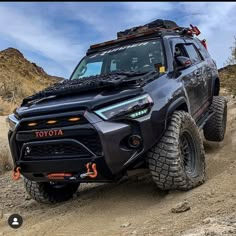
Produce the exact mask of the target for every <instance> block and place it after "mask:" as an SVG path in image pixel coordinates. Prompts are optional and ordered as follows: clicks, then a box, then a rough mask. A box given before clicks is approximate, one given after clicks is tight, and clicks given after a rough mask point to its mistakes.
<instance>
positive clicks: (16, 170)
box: [12, 167, 21, 180]
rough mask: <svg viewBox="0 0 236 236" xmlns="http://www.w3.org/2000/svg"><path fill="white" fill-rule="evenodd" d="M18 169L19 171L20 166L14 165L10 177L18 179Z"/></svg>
mask: <svg viewBox="0 0 236 236" xmlns="http://www.w3.org/2000/svg"><path fill="white" fill-rule="evenodd" d="M20 171H21V168H20V167H16V168H15V169H14V170H13V172H12V179H14V180H18V179H20Z"/></svg>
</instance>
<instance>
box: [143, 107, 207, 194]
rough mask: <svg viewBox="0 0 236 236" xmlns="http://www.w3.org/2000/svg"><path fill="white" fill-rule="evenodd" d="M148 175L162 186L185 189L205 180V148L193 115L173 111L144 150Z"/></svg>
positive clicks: (168, 188)
mask: <svg viewBox="0 0 236 236" xmlns="http://www.w3.org/2000/svg"><path fill="white" fill-rule="evenodd" d="M148 164H149V169H150V171H151V174H152V177H153V179H154V181H155V183H156V184H157V186H158V188H160V189H162V190H189V189H192V188H194V187H196V186H198V185H200V184H202V183H203V182H204V181H205V152H204V148H203V144H202V140H201V137H200V134H199V130H198V127H197V125H196V124H195V121H194V120H193V118H192V117H191V116H190V115H189V114H188V113H187V112H184V111H175V112H174V113H173V115H172V117H171V119H170V122H169V125H168V127H167V130H166V131H165V133H164V135H163V136H162V138H161V139H160V141H159V143H158V144H156V146H154V147H153V148H152V149H151V150H150V151H149V152H148Z"/></svg>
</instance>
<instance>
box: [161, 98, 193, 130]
mask: <svg viewBox="0 0 236 236" xmlns="http://www.w3.org/2000/svg"><path fill="white" fill-rule="evenodd" d="M181 105H185V106H186V107H187V112H189V111H190V109H189V105H188V102H187V100H186V98H184V97H179V98H177V99H176V100H175V101H173V102H172V103H171V104H170V105H169V107H168V108H167V111H166V119H165V129H166V127H167V124H168V120H169V118H170V117H171V115H172V114H173V112H174V111H176V109H177V108H178V107H180V106H181Z"/></svg>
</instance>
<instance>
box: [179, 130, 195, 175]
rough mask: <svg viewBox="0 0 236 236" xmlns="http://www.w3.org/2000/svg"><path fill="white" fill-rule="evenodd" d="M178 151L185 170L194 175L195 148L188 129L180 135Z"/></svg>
mask: <svg viewBox="0 0 236 236" xmlns="http://www.w3.org/2000/svg"><path fill="white" fill-rule="evenodd" d="M180 151H181V156H182V165H183V168H184V170H185V172H186V173H187V174H189V175H191V176H195V169H196V168H195V167H196V148H195V144H194V140H193V138H192V136H191V134H190V133H189V132H188V131H184V132H183V133H182V135H181V138H180Z"/></svg>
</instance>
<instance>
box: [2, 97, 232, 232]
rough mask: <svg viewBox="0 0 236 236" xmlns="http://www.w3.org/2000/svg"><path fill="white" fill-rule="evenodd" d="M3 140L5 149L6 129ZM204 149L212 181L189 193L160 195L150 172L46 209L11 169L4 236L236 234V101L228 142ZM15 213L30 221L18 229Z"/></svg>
mask: <svg viewBox="0 0 236 236" xmlns="http://www.w3.org/2000/svg"><path fill="white" fill-rule="evenodd" d="M3 121H4V118H3V117H2V119H0V127H3V125H4V122H3ZM0 136H2V138H1V139H0V141H1V145H2V146H3V143H4V140H5V137H6V134H5V131H4V129H3V128H0ZM204 146H205V151H206V160H207V181H206V183H205V184H203V185H202V186H200V187H198V188H195V189H193V190H191V191H187V192H178V191H170V192H168V193H167V192H162V191H159V190H158V189H157V188H156V186H155V184H154V183H153V181H152V179H151V177H150V175H149V173H148V172H147V171H145V170H144V171H143V172H142V173H131V176H130V178H129V179H128V180H126V181H124V182H122V183H119V184H99V185H94V184H93V185H91V184H90V185H89V184H84V185H82V186H81V188H80V190H79V191H78V192H77V194H76V195H75V196H74V198H73V199H71V200H70V201H68V202H65V203H61V204H56V205H42V204H39V203H37V202H35V201H34V200H32V199H30V197H29V196H28V195H27V194H26V192H25V190H24V188H23V183H22V179H21V180H19V181H17V182H13V181H12V179H11V172H10V171H7V172H6V173H4V174H3V175H0V235H24V236H27V235H29V236H31V235H35V236H36V235H58V236H60V235H83V236H84V235H91V236H93V235H124V236H126V235H157V236H159V235H160V236H172V235H176V236H215V235H222V236H223V235H224V236H225V235H230V236H232V235H236V99H233V98H230V101H229V103H228V123H227V133H226V137H225V140H224V141H223V142H222V143H218V144H217V143H211V142H206V141H205V142H204ZM1 153H2V151H1ZM177 212H178V213H177ZM13 213H19V214H21V215H22V217H23V219H24V223H23V225H22V227H21V228H19V229H17V230H14V229H11V228H10V227H9V226H8V224H7V219H8V217H9V215H10V214H13Z"/></svg>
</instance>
